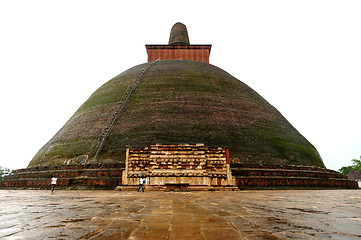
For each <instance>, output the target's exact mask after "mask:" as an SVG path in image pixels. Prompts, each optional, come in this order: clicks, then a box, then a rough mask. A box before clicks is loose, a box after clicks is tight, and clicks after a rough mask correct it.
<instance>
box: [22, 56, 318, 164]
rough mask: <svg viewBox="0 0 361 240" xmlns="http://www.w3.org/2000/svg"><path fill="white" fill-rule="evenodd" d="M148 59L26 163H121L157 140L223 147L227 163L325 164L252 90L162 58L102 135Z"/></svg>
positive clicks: (95, 97)
mask: <svg viewBox="0 0 361 240" xmlns="http://www.w3.org/2000/svg"><path fill="white" fill-rule="evenodd" d="M150 64H152V63H151V62H148V63H145V64H141V65H138V66H135V67H132V68H130V69H128V70H126V71H125V72H123V73H121V74H119V75H118V76H116V77H114V78H113V79H111V80H110V81H108V82H107V83H105V84H104V85H103V86H101V87H100V88H99V89H98V90H97V91H95V92H94V93H93V94H92V95H91V96H90V97H89V99H88V100H87V101H86V102H85V103H84V104H83V105H82V106H81V107H80V108H79V109H78V110H77V111H76V112H75V114H74V115H73V116H72V117H71V118H70V119H69V120H68V122H67V123H66V124H65V125H64V126H63V127H62V128H61V129H60V130H59V132H58V133H56V134H55V136H54V137H53V138H52V139H51V140H50V141H49V142H48V143H46V144H45V146H44V147H42V148H41V149H40V150H39V151H38V153H37V154H36V155H35V156H34V158H33V159H32V160H31V162H30V163H29V167H33V166H46V165H62V164H69V163H74V162H76V161H77V160H79V159H82V158H83V159H84V158H85V159H86V161H87V162H89V163H116V162H124V161H125V148H126V146H127V145H129V146H150V145H151V144H155V143H204V144H205V145H206V146H226V147H228V148H229V151H230V158H231V163H248V164H249V163H255V164H272V165H279V164H293V165H307V166H318V167H324V164H323V162H322V159H321V158H320V155H319V154H318V152H317V150H316V149H315V148H314V147H313V146H312V145H311V144H310V143H309V142H308V141H307V139H305V138H304V137H303V136H302V135H301V134H300V133H299V132H298V131H297V130H296V129H295V128H294V127H293V126H292V125H291V124H290V123H289V122H288V121H287V120H286V119H285V118H284V117H283V116H282V114H281V113H280V112H278V111H277V109H276V108H274V107H273V106H272V105H270V104H269V103H268V102H267V101H266V100H265V99H263V98H262V97H261V96H260V95H259V94H257V93H256V92H255V91H254V90H252V89H251V88H250V87H248V86H247V85H246V84H244V83H242V82H241V81H239V80H238V79H236V78H234V77H233V76H231V75H230V74H228V73H227V72H225V71H224V70H222V69H220V68H218V67H215V66H213V65H210V64H207V63H203V62H198V61H190V60H164V61H159V62H157V63H155V64H154V65H153V66H151V67H150V68H149V70H148V71H146V72H145V73H144V75H143V76H142V78H141V82H140V83H139V85H138V86H137V88H136V89H135V91H134V92H133V93H132V95H131V96H130V98H129V101H128V102H127V103H126V104H125V105H124V108H123V110H122V111H121V112H120V113H119V116H118V118H117V119H116V121H115V122H114V124H113V126H112V128H111V130H110V131H109V136H108V138H106V140H105V141H104V145H103V146H102V148H101V151H100V152H99V155H98V156H97V157H96V158H94V156H95V155H96V152H97V150H98V149H99V145H100V141H99V140H100V139H101V138H102V133H103V132H104V130H105V129H106V128H107V127H108V126H109V123H110V121H111V120H112V116H113V115H114V112H115V111H117V109H118V108H119V104H120V102H121V101H122V100H123V98H124V94H125V92H126V89H127V88H128V86H129V85H131V84H133V83H134V81H136V79H137V76H138V75H139V74H140V73H141V72H142V71H143V70H144V69H145V68H147V66H149V65H150Z"/></svg>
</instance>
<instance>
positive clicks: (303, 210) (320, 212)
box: [288, 208, 328, 214]
mask: <svg viewBox="0 0 361 240" xmlns="http://www.w3.org/2000/svg"><path fill="white" fill-rule="evenodd" d="M288 209H291V210H297V211H301V212H305V213H317V214H328V212H322V211H317V210H311V209H302V208H288Z"/></svg>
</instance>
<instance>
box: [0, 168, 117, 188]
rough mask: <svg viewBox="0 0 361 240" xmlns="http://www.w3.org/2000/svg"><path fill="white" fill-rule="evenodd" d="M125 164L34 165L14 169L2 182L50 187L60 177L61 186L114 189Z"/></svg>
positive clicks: (33, 186) (18, 185)
mask: <svg viewBox="0 0 361 240" xmlns="http://www.w3.org/2000/svg"><path fill="white" fill-rule="evenodd" d="M123 169H124V164H84V165H62V166H45V167H32V168H25V169H19V170H15V171H13V173H12V174H11V175H10V176H7V177H5V179H4V181H2V182H1V183H0V187H3V188H42V189H44V188H48V187H49V186H50V179H51V178H52V177H53V176H54V177H56V178H58V181H57V187H60V188H64V187H66V188H85V189H91V188H101V189H114V188H115V187H116V186H118V185H119V184H120V183H121V179H122V170H123Z"/></svg>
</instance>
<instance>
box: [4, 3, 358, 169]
mask: <svg viewBox="0 0 361 240" xmlns="http://www.w3.org/2000/svg"><path fill="white" fill-rule="evenodd" d="M124 2H131V3H124ZM215 2H216V3H212V2H211V1H185V0H183V1H175V2H174V1H154V0H153V1H106V0H103V1H91V0H85V1H75V0H70V1H64V0H63V1H49V0H44V1H37V0H32V1H25V0H24V1H18V0H13V1H1V2H0V84H1V85H0V86H1V88H0V89H1V94H0V104H1V118H0V121H1V124H0V134H1V138H0V139H1V140H0V141H1V142H0V147H1V155H0V166H3V167H4V166H5V167H10V168H13V169H17V168H25V167H27V164H28V163H29V162H30V160H31V159H32V157H33V156H34V155H35V153H36V152H37V151H38V150H39V149H40V148H41V147H42V146H43V145H44V144H45V143H46V142H47V141H48V140H50V138H51V137H52V136H53V135H54V134H55V133H56V132H57V131H58V130H59V129H60V128H61V127H62V126H63V125H64V123H65V122H66V121H67V120H68V119H69V118H70V117H71V115H72V114H73V113H74V112H75V111H76V110H77V108H78V107H79V106H80V105H81V104H82V103H83V102H84V101H86V100H87V98H88V97H89V96H90V95H91V94H92V93H93V92H94V91H95V90H96V89H97V88H99V87H100V86H101V85H102V84H103V83H105V82H107V81H108V80H110V79H111V78H112V77H114V76H116V75H117V74H119V73H121V72H123V71H125V70H127V69H128V68H130V67H132V66H135V65H138V64H141V63H144V62H146V61H147V55H146V51H145V46H144V45H145V44H167V43H168V38H169V33H170V29H171V27H172V25H173V24H174V23H176V22H178V21H179V22H182V23H184V24H185V25H186V26H187V28H188V33H189V38H190V42H191V44H212V50H211V57H210V62H211V64H213V65H216V66H218V67H220V68H222V69H224V70H225V71H227V72H229V73H230V74H232V75H233V76H235V77H236V78H238V79H239V80H241V81H243V82H244V83H246V84H247V85H249V86H250V87H251V88H253V89H254V90H256V91H257V92H258V93H259V94H261V95H262V96H263V97H264V98H265V99H266V100H267V101H268V102H269V103H271V104H272V105H273V106H275V107H276V108H277V109H278V110H279V111H280V112H281V113H282V114H283V115H284V116H285V117H286V118H287V119H288V120H289V121H290V122H291V124H292V125H293V126H294V127H295V128H296V129H297V130H298V131H299V132H300V133H301V134H302V135H303V136H305V137H306V138H307V139H308V140H309V141H310V142H311V143H312V144H313V145H314V146H315V147H316V148H317V150H318V151H319V153H320V154H321V157H322V158H323V161H324V163H325V164H326V167H327V168H330V169H334V170H337V169H339V168H340V167H342V166H347V165H351V164H352V163H351V159H353V158H359V156H360V155H361V135H360V133H361V124H360V120H361V111H360V107H359V105H360V102H361V101H360V81H361V26H360V25H361V1H347V0H340V1H332V0H327V1H317V0H312V1H306V0H302V1H291V0H285V1H269V0H267V1H215Z"/></svg>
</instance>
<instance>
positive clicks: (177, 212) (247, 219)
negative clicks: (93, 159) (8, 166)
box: [0, 190, 361, 240]
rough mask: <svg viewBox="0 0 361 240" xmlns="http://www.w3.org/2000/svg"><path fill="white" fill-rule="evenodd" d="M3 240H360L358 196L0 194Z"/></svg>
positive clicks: (323, 192)
mask: <svg viewBox="0 0 361 240" xmlns="http://www.w3.org/2000/svg"><path fill="white" fill-rule="evenodd" d="M0 238H2V239H37V240H38V239H147V240H151V239H222V240H226V239H227V240H228V239H360V238H361V191H360V190H312V191H310V190H290V191H283V190H282V191H281V190H278V191H273V190H272V191H240V192H182V193H174V192H145V193H141V192H140V193H138V192H116V191H75V190H73V191H65V190H61V191H60V190H59V191H55V194H54V195H51V194H50V191H43V190H42V191H40V190H10V191H8V190H0Z"/></svg>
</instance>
